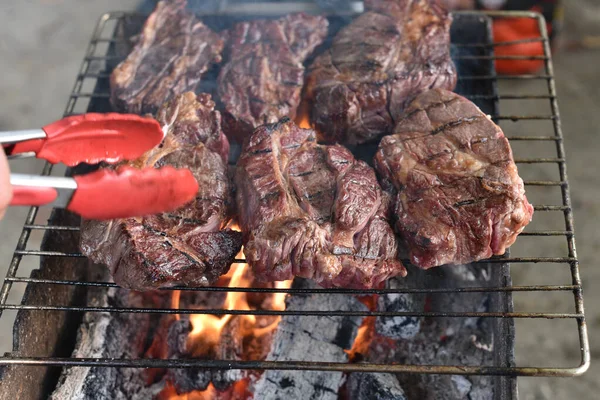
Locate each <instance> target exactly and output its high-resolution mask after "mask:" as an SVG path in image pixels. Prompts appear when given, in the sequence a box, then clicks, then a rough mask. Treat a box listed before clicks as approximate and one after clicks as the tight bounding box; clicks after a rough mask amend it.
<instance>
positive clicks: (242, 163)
mask: <svg viewBox="0 0 600 400" xmlns="http://www.w3.org/2000/svg"><path fill="white" fill-rule="evenodd" d="M235 182H236V185H237V205H238V209H239V218H240V226H241V228H242V232H244V239H245V248H244V253H245V255H246V260H247V261H248V263H249V264H250V265H251V266H252V268H253V270H254V272H255V275H256V276H257V277H258V278H259V279H262V280H286V279H292V278H293V277H294V276H300V277H303V278H311V279H313V280H315V281H316V282H317V283H319V284H321V285H322V286H326V287H331V286H342V287H351V288H369V287H374V286H377V285H378V284H379V283H381V282H382V281H384V280H385V279H387V278H389V277H392V276H395V275H405V274H406V271H405V269H404V266H403V265H402V264H401V263H400V261H398V260H397V259H396V255H397V241H396V237H395V235H394V232H393V231H392V228H391V226H390V224H389V222H388V219H387V214H386V211H387V210H388V209H389V199H388V197H387V196H386V194H385V193H384V192H383V191H382V190H381V187H380V186H379V183H378V182H377V178H376V176H375V172H374V171H373V169H372V168H371V167H369V166H368V165H367V164H366V163H364V162H363V161H357V160H355V159H354V157H353V156H352V154H351V153H350V151H348V150H347V149H346V148H344V147H342V146H340V145H333V146H323V145H319V144H317V142H316V135H315V132H314V131H313V130H311V129H301V128H299V127H298V126H296V125H295V124H294V123H293V122H291V121H290V120H289V119H287V118H286V119H282V120H281V121H280V122H278V123H276V124H271V125H264V126H261V127H259V128H257V129H256V130H255V131H254V133H253V134H252V136H251V137H250V139H249V140H248V141H247V142H246V143H245V145H244V147H243V150H242V155H241V156H240V160H239V162H238V166H237V170H236V176H235Z"/></svg>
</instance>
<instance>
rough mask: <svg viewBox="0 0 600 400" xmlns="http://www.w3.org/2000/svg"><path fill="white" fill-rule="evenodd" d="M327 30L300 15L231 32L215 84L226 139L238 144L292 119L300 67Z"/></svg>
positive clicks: (321, 22) (301, 77) (301, 75)
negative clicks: (257, 131)
mask: <svg viewBox="0 0 600 400" xmlns="http://www.w3.org/2000/svg"><path fill="white" fill-rule="evenodd" d="M327 25H328V23H327V20H326V19H325V18H324V17H320V16H309V15H306V14H302V13H300V14H291V15H288V16H286V17H283V18H281V19H278V20H257V21H247V22H240V23H239V24H237V25H235V26H234V27H233V28H232V29H231V31H230V32H229V46H228V50H227V54H228V56H227V57H228V60H227V62H226V64H225V65H224V66H223V68H222V70H221V72H220V74H219V79H218V84H219V96H220V98H221V101H222V102H223V105H224V108H225V112H224V114H223V121H224V128H225V133H226V134H227V136H228V137H229V138H230V139H234V140H236V141H238V142H240V143H241V142H243V140H244V139H245V138H246V137H248V136H250V134H251V133H252V131H253V130H254V128H256V127H257V126H259V125H262V124H266V123H275V122H277V121H279V119H280V118H283V117H290V118H294V116H295V114H296V109H297V107H298V105H299V104H300V93H301V91H302V86H303V84H304V66H303V65H302V62H303V61H304V60H305V59H306V58H307V57H308V56H309V55H310V53H312V52H313V50H314V49H315V48H316V47H317V46H318V45H319V44H321V43H322V42H323V40H324V39H325V36H326V35H327Z"/></svg>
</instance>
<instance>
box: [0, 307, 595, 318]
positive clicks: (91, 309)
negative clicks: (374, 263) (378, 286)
mask: <svg viewBox="0 0 600 400" xmlns="http://www.w3.org/2000/svg"><path fill="white" fill-rule="evenodd" d="M0 309H6V310H28V311H75V312H109V313H117V314H123V313H129V314H182V315H189V314H195V315H273V316H284V315H300V316H302V315H304V316H317V317H331V316H347V317H424V318H425V317H428V318H543V319H569V318H583V315H582V314H577V313H547V312H475V311H464V312H422V311H421V312H419V311H402V312H401V311H398V312H386V311H339V310H327V311H323V310H313V311H305V310H302V311H299V310H284V311H278V310H226V309H222V308H214V309H197V308H136V307H89V306H51V305H43V304H40V305H29V304H2V305H0Z"/></svg>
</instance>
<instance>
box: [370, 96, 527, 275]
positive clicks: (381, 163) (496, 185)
mask: <svg viewBox="0 0 600 400" xmlns="http://www.w3.org/2000/svg"><path fill="white" fill-rule="evenodd" d="M375 165H376V168H377V170H378V172H379V173H380V174H381V176H382V177H383V186H384V188H386V189H389V190H390V191H391V192H392V193H393V194H394V196H395V216H396V218H397V223H396V229H397V231H398V232H399V233H400V236H401V237H402V239H403V240H404V242H405V243H406V245H407V247H408V249H409V251H410V259H411V262H412V263H413V264H415V265H417V266H420V267H422V268H430V267H434V266H437V265H442V264H463V263H469V262H471V261H476V260H480V259H484V258H488V257H490V256H491V255H493V254H497V255H500V254H504V251H505V250H506V248H507V247H509V246H510V245H511V244H513V243H514V241H515V240H516V238H517V235H518V234H519V233H521V231H522V230H523V228H524V227H525V226H526V225H527V224H528V223H529V222H530V221H531V217H532V214H533V207H532V206H531V204H529V202H528V201H527V198H526V197H525V190H524V188H523V180H522V179H521V178H520V177H519V175H518V172H517V166H516V165H515V162H514V161H513V156H512V151H511V148H510V145H509V143H508V140H507V139H506V137H505V136H504V134H503V133H502V130H500V128H499V127H498V126H497V125H496V124H494V123H493V122H492V121H491V120H490V119H489V118H488V117H487V116H486V115H485V114H483V113H482V112H481V111H480V110H479V109H478V108H477V106H475V104H473V103H471V102H470V101H469V100H467V99H465V98H464V97H461V96H459V95H457V94H454V93H451V92H448V91H445V90H441V89H435V90H431V91H428V92H425V93H423V94H421V95H419V96H418V97H417V98H416V99H415V100H414V101H413V102H412V103H411V104H410V106H409V107H408V108H407V109H406V115H405V117H404V118H403V119H401V120H400V121H399V122H398V125H396V128H395V131H394V134H393V135H390V136H386V137H384V138H383V139H382V140H381V143H380V145H379V150H378V152H377V154H376V156H375Z"/></svg>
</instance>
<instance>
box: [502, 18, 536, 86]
mask: <svg viewBox="0 0 600 400" xmlns="http://www.w3.org/2000/svg"><path fill="white" fill-rule="evenodd" d="M532 11H535V10H532ZM493 30H494V42H496V43H499V42H512V41H517V40H523V39H539V38H541V35H540V30H539V26H538V21H537V20H536V19H533V18H506V19H497V20H494V24H493ZM494 49H495V53H496V56H517V55H518V56H543V55H544V45H543V42H541V40H540V41H533V42H525V43H516V44H510V45H499V46H495V48H494ZM543 65H544V60H503V59H500V60H496V71H497V72H498V73H499V74H504V75H518V74H531V73H535V72H536V71H538V70H539V69H540V68H542V66H543Z"/></svg>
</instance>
